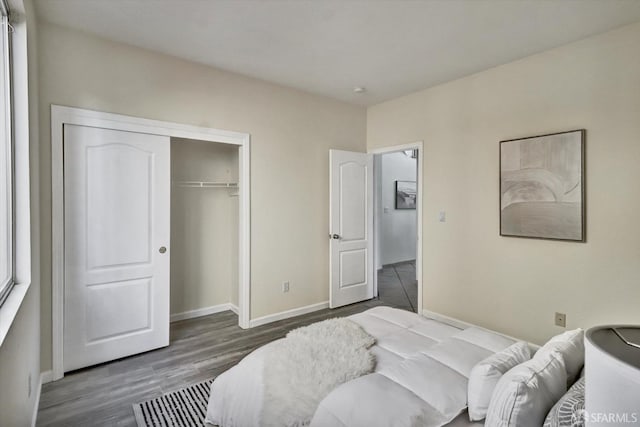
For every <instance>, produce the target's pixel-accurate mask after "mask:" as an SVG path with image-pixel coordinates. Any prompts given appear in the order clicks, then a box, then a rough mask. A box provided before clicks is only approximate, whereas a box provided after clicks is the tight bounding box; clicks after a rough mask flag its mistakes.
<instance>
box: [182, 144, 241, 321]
mask: <svg viewBox="0 0 640 427" xmlns="http://www.w3.org/2000/svg"><path fill="white" fill-rule="evenodd" d="M238 151H239V148H238V146H237V145H232V144H222V143H215V142H209V141H198V140H193V139H184V138H171V248H172V250H171V296H170V313H171V320H172V321H175V320H181V319H185V318H190V317H195V316H198V315H203V314H208V313H213V312H217V311H222V310H224V309H229V308H231V309H232V310H234V311H236V312H237V306H238V253H239V248H238V241H239V229H238V226H239V221H238V219H239V203H238V201H239V198H238V191H239V189H238V164H239V163H238V161H239V157H238Z"/></svg>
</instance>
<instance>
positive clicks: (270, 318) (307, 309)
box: [249, 301, 329, 328]
mask: <svg viewBox="0 0 640 427" xmlns="http://www.w3.org/2000/svg"><path fill="white" fill-rule="evenodd" d="M325 308H329V301H324V302H319V303H317V304H311V305H307V306H304V307H299V308H294V309H291V310H286V311H281V312H280V313H274V314H268V315H266V316H262V317H258V318H256V319H253V320H251V321H250V322H249V327H250V328H254V327H256V326H261V325H266V324H267V323H271V322H277V321H278V320H284V319H288V318H290V317H295V316H300V315H302V314H307V313H312V312H314V311H318V310H323V309H325Z"/></svg>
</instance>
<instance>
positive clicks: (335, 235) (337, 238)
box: [331, 234, 340, 240]
mask: <svg viewBox="0 0 640 427" xmlns="http://www.w3.org/2000/svg"><path fill="white" fill-rule="evenodd" d="M331 238H332V239H336V240H339V239H340V235H339V234H334V235H333V236H331Z"/></svg>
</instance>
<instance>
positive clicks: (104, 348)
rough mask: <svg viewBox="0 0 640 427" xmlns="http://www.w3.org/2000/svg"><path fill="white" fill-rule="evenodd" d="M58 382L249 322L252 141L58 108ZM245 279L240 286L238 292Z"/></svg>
mask: <svg viewBox="0 0 640 427" xmlns="http://www.w3.org/2000/svg"><path fill="white" fill-rule="evenodd" d="M51 120H52V122H51V127H52V167H53V168H52V180H53V185H52V248H53V254H54V257H53V259H52V261H53V263H52V273H53V283H52V285H53V286H52V304H51V305H52V320H53V322H52V354H53V358H52V359H53V360H52V361H53V378H54V380H55V379H59V378H62V377H63V376H64V372H68V371H72V370H76V369H79V368H83V367H86V366H91V365H95V364H99V363H104V362H108V361H111V360H114V359H118V358H122V357H127V356H130V355H133V354H137V353H141V352H145V351H149V350H153V349H156V348H160V347H165V346H167V345H170V334H169V324H170V321H176V320H182V319H189V318H193V317H198V316H203V315H207V314H211V313H216V312H220V311H224V310H233V311H235V312H236V313H238V323H239V325H240V326H242V327H248V326H249V322H250V320H249V301H250V300H249V289H250V270H249V265H250V261H249V258H250V252H249V242H250V226H249V205H250V194H249V192H250V187H251V186H250V175H249V158H250V152H249V149H250V148H249V135H248V134H243V133H239V132H231V131H223V130H217V129H212V128H203V127H197V126H189V125H182V124H178V123H170V122H160V121H155V120H147V119H141V118H136V117H130V116H121V115H117V114H111V113H102V112H96V111H89V110H82V109H76V108H70V107H61V106H52V116H51ZM240 284H242V287H240Z"/></svg>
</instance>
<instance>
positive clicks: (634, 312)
mask: <svg viewBox="0 0 640 427" xmlns="http://www.w3.org/2000/svg"><path fill="white" fill-rule="evenodd" d="M638 46H640V24H635V25H631V26H627V27H623V28H621V29H619V30H616V31H613V32H609V33H606V34H603V35H600V36H596V37H592V38H589V39H586V40H583V41H580V42H577V43H573V44H570V45H567V46H564V47H561V48H558V49H554V50H551V51H548V52H545V53H541V54H538V55H535V56H531V57H528V58H525V59H522V60H519V61H517V62H513V63H510V64H507V65H503V66H500V67H497V68H494V69H491V70H488V71H485V72H481V73H478V74H475V75H472V76H470V77H467V78H463V79H460V80H457V81H453V82H450V83H447V84H443V85H440V86H437V87H434V88H431V89H428V90H425V91H422V92H418V93H414V94H411V95H409V96H406V97H403V98H399V99H396V100H392V101H389V102H386V103H383V104H380V105H376V106H374V107H371V108H370V109H369V110H368V114H367V145H368V148H369V149H372V148H378V147H384V146H388V145H394V144H399V143H406V142H412V141H416V140H423V141H424V144H425V156H424V203H423V206H424V218H423V220H424V242H423V249H424V252H423V254H424V255H423V257H424V258H423V260H424V272H423V282H424V285H423V286H424V288H423V290H424V294H423V295H424V307H425V309H428V310H433V311H436V312H440V313H442V314H445V315H449V316H453V317H456V318H459V319H462V320H465V321H469V322H473V323H477V324H480V325H483V326H485V327H489V328H492V329H496V330H499V331H503V332H505V333H508V334H511V335H514V336H518V337H522V338H525V339H527V340H531V341H534V342H538V343H540V342H542V341H544V340H545V339H546V338H548V337H549V336H550V335H552V334H554V333H558V332H559V331H560V328H557V327H555V326H554V325H553V316H554V312H555V311H560V312H564V313H566V314H567V327H569V328H575V327H578V326H581V327H588V326H591V325H595V324H602V323H609V322H633V323H639V322H640V309H639V307H640V305H639V304H640V282H639V280H640V279H639V278H640V227H639V226H638V218H639V215H638V212H640V191H638V183H639V182H640V166H639V165H640V55H639V54H638ZM577 128H586V130H587V143H586V181H587V182H586V190H587V243H566V242H553V241H541V240H529V239H520V238H506V237H500V236H499V234H498V233H499V222H498V221H499V219H498V198H499V194H498V141H500V140H504V139H509V138H517V137H524V136H530V135H539V134H544V133H549V132H555V131H564V130H571V129H577ZM440 210H446V211H447V222H446V223H440V222H438V220H437V217H438V211H440Z"/></svg>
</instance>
